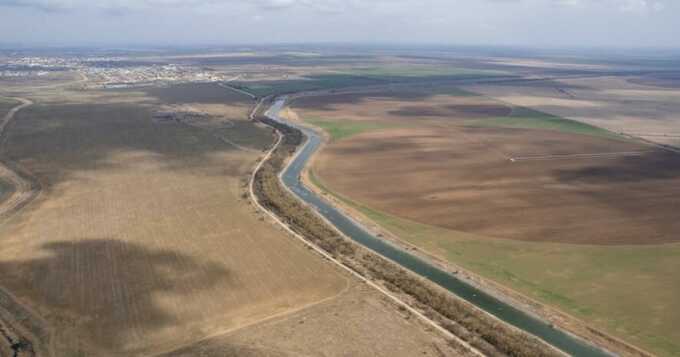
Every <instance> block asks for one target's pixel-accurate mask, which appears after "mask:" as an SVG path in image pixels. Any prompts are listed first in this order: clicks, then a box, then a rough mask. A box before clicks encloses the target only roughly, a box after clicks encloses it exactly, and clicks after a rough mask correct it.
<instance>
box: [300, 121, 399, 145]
mask: <svg viewBox="0 0 680 357" xmlns="http://www.w3.org/2000/svg"><path fill="white" fill-rule="evenodd" d="M305 121H306V122H308V123H310V124H312V125H314V126H317V127H319V128H321V129H323V130H324V131H326V132H327V133H328V134H329V135H330V136H331V140H333V141H338V140H342V139H346V138H349V137H351V136H354V135H358V134H361V133H365V132H369V131H374V130H380V129H387V128H391V127H394V125H390V124H386V123H379V122H360V121H350V120H324V119H305Z"/></svg>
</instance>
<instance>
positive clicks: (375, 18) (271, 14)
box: [0, 0, 680, 47]
mask: <svg viewBox="0 0 680 357" xmlns="http://www.w3.org/2000/svg"><path fill="white" fill-rule="evenodd" d="M280 42H287V43H302V42H369V43H375V42H380V43H446V44H462V45H465V44H479V45H487V44H495V45H528V46H588V47H590V46H617V47H621V46H623V47H638V46H645V47H657V46H659V47H680V0H249V1H246V0H0V43H23V44H37V43H40V44H48V43H51V44H55V45H68V44H153V43H157V44H165V45H167V44H178V45H191V44H231V43H280Z"/></svg>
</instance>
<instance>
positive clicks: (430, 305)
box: [254, 118, 561, 356]
mask: <svg viewBox="0 0 680 357" xmlns="http://www.w3.org/2000/svg"><path fill="white" fill-rule="evenodd" d="M260 120H261V121H262V122H264V123H265V124H267V125H270V126H272V127H274V128H276V129H278V130H279V131H280V132H281V133H282V134H283V141H282V143H281V145H279V146H278V147H277V149H276V150H275V151H274V152H273V153H272V155H271V156H270V158H269V160H267V161H266V162H265V163H264V164H263V165H262V167H261V168H260V170H258V172H256V173H255V179H254V188H255V193H256V195H257V198H258V201H259V202H260V203H261V204H262V205H263V206H264V207H266V208H267V209H268V210H270V211H271V212H273V213H274V214H276V215H277V216H278V217H280V218H281V219H282V221H283V222H285V223H286V224H288V225H289V226H290V227H291V229H292V230H293V231H295V232H297V233H299V234H300V235H302V236H303V237H305V238H306V239H308V240H310V241H311V242H312V243H314V244H316V245H317V246H319V247H320V248H322V249H324V250H325V251H326V252H328V253H329V254H330V255H332V256H333V257H334V258H336V259H338V260H339V261H341V262H343V264H345V265H346V266H348V267H350V268H351V269H353V270H354V271H356V272H357V273H359V274H361V275H363V276H365V277H366V278H368V279H371V280H374V281H378V282H382V283H383V284H384V285H385V286H387V288H389V289H390V290H391V291H393V292H395V293H397V294H401V295H406V296H408V297H409V299H407V300H411V301H413V303H414V305H415V306H416V307H417V308H419V309H421V310H424V311H425V314H426V316H428V317H430V318H431V319H433V320H434V321H436V322H437V323H439V324H440V325H441V326H442V327H444V328H445V329H447V330H449V331H451V332H452V333H453V334H455V335H456V336H458V337H460V338H462V339H464V340H466V341H467V342H469V343H470V344H471V345H472V346H474V347H476V348H477V349H479V350H480V351H482V352H483V353H485V354H487V355H491V356H504V355H507V356H561V354H559V353H558V352H557V351H555V350H554V349H553V348H551V347H550V346H548V345H547V344H545V343H544V342H542V341H541V340H539V339H537V338H536V337H534V336H531V335H529V334H526V333H524V332H523V331H520V330H517V329H515V328H512V327H510V326H508V325H506V324H505V323H502V322H500V321H498V320H497V319H495V318H492V317H490V316H489V315H487V314H486V313H484V312H482V311H480V310H477V309H476V308H474V307H473V306H471V305H470V304H469V303H467V302H465V301H463V300H461V299H459V298H457V297H456V296H454V295H452V294H450V293H448V292H445V291H444V290H442V289H441V288H439V287H437V286H435V285H433V284H431V283H430V282H428V281H427V280H424V279H422V278H419V277H417V276H416V275H414V274H413V273H411V272H409V271H406V270H405V269H403V268H401V267H400V266H398V265H396V264H395V263H392V262H391V261H388V260H386V259H385V258H383V257H382V256H380V255H378V254H375V253H373V252H371V251H369V250H367V249H365V248H363V247H361V246H359V245H356V244H354V243H352V242H351V241H349V240H347V239H345V238H344V237H342V236H341V235H340V234H339V233H337V231H336V230H335V229H333V228H331V227H330V226H329V225H328V224H327V223H326V222H325V221H323V220H322V219H321V218H320V217H319V216H317V215H316V214H315V213H314V212H313V211H312V210H311V209H310V208H309V207H307V206H306V205H305V204H304V203H302V202H300V201H299V200H297V199H296V198H295V197H293V196H292V195H291V194H290V193H289V192H288V191H287V190H286V189H285V188H284V187H283V186H282V184H281V182H280V180H279V177H278V173H279V172H280V171H281V170H283V169H284V167H285V162H286V160H287V159H288V158H289V157H290V156H291V155H292V154H293V153H294V152H295V151H296V149H297V147H298V146H299V145H301V143H302V142H303V135H302V133H301V132H300V131H299V130H297V129H294V128H291V127H289V126H287V125H284V124H281V123H278V122H276V121H273V120H270V119H268V118H260Z"/></svg>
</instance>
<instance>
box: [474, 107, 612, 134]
mask: <svg viewBox="0 0 680 357" xmlns="http://www.w3.org/2000/svg"><path fill="white" fill-rule="evenodd" d="M468 124H469V125H471V126H478V127H479V126H482V127H503V128H521V129H544V130H555V131H561V132H565V133H573V134H582V135H592V136H599V137H605V138H608V139H618V140H625V138H624V137H623V136H620V135H618V134H616V133H614V132H611V131H609V130H606V129H602V128H598V127H596V126H593V125H590V124H586V123H582V122H579V121H576V120H571V119H565V118H562V117H558V116H555V115H551V114H547V113H544V112H541V111H538V110H534V109H529V108H525V107H514V108H513V110H512V113H511V114H510V115H509V116H507V117H496V118H485V119H475V120H471V121H469V122H468Z"/></svg>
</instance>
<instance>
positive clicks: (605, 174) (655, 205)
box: [294, 94, 680, 244]
mask: <svg viewBox="0 0 680 357" xmlns="http://www.w3.org/2000/svg"><path fill="white" fill-rule="evenodd" d="M400 97H401V99H398V100H399V101H400V102H395V100H396V99H397V96H393V95H391V94H386V95H385V96H384V97H383V96H380V95H372V96H369V97H368V98H364V99H361V100H357V99H356V98H355V99H354V100H348V101H347V102H346V103H345V104H334V107H333V110H332V111H330V110H328V108H325V106H326V105H328V102H327V101H326V100H325V99H324V98H310V99H305V100H301V101H297V102H296V103H295V106H294V107H295V108H296V109H297V111H298V114H300V116H301V117H303V118H305V117H308V118H324V120H328V121H333V120H344V121H352V120H354V121H360V120H373V121H376V120H377V121H380V122H390V123H394V122H397V123H401V124H402V125H403V126H407V127H406V128H400V129H384V130H373V131H370V132H365V133H359V134H357V135H354V136H352V137H350V138H347V139H344V140H340V141H337V142H333V143H332V144H330V145H328V147H327V148H326V150H324V151H323V153H322V154H321V155H320V157H319V158H318V160H316V166H315V171H316V173H317V174H318V176H319V177H320V178H321V179H322V181H323V182H325V183H326V184H327V185H328V186H329V187H330V188H332V189H333V190H334V191H336V192H338V193H340V194H343V195H346V196H348V197H351V198H352V199H356V200H357V201H359V202H362V203H364V204H366V205H368V206H370V207H372V208H375V209H378V210H380V211H382V212H385V213H388V214H392V215H395V216H398V217H403V218H407V219H410V220H413V221H415V222H420V223H424V224H429V225H434V226H439V227H443V228H447V229H452V230H458V231H464V232H470V233H475V234H480V235H485V236H489V237H496V238H507V239H517V240H528V241H552V242H565V243H579V244H654V243H663V242H675V241H680V234H678V232H680V221H679V220H678V219H677V215H676V214H675V209H676V208H677V207H678V206H677V205H678V201H677V197H678V194H680V155H676V154H673V153H669V152H666V151H662V150H660V149H656V148H653V147H649V146H646V145H642V144H638V143H634V142H630V141H624V140H616V139H609V138H603V137H598V136H591V135H579V134H574V133H568V132H560V131H555V130H543V129H531V130H527V129H517V128H503V127H493V126H491V127H487V126H486V125H481V126H479V125H477V124H478V122H483V120H484V119H483V118H481V117H482V116H486V117H488V118H494V117H498V116H499V115H501V114H506V115H507V114H509V113H510V110H509V107H507V106H503V105H499V104H491V103H488V102H489V99H486V98H483V97H463V98H461V97H449V98H450V99H449V102H445V99H444V98H446V97H442V96H435V97H433V98H429V99H427V100H424V101H422V100H420V101H419V103H412V102H411V101H412V100H408V99H404V98H406V96H404V95H401V96H400ZM410 97H413V95H411V96H410ZM333 100H334V101H336V102H337V101H338V99H337V98H335V99H329V101H333ZM357 101H358V102H359V103H357ZM352 102H354V103H352ZM427 106H429V107H430V109H427ZM421 107H422V108H424V109H422V110H420V109H417V108H421ZM320 109H321V110H320ZM483 113H486V114H483ZM404 116H405V117H406V118H404ZM334 118H337V119H334ZM340 118H344V119H340ZM482 124H483V123H482ZM414 126H415V127H414ZM515 158H516V159H517V160H516V161H513V160H514V159H515ZM641 207H644V209H642V211H641Z"/></svg>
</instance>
